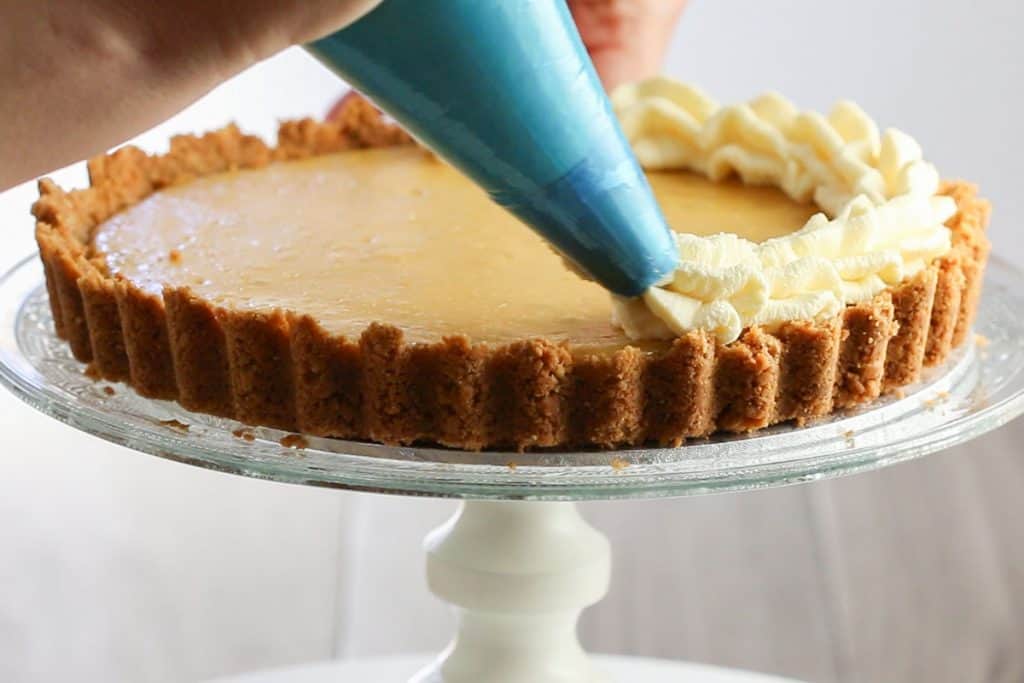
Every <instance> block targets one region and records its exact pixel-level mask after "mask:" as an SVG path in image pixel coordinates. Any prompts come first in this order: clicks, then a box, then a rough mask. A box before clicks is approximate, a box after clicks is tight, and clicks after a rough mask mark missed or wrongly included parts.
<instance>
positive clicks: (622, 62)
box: [569, 0, 686, 91]
mask: <svg viewBox="0 0 1024 683" xmlns="http://www.w3.org/2000/svg"><path fill="white" fill-rule="evenodd" d="M685 6H686V0H569V9H570V10H571V11H572V16H573V18H574V19H575V20H576V26H577V27H579V30H580V35H581V36H582V38H583V44H584V45H586V46H587V51H588V52H589V53H590V58H591V59H593V60H594V66H595V67H596V68H597V73H598V74H600V76H601V80H602V82H603V83H604V86H605V88H606V89H608V90H609V91H611V90H613V89H614V88H615V87H616V86H618V85H621V84H623V83H628V82H631V81H638V80H641V79H643V78H648V77H650V76H654V75H656V74H657V73H658V72H659V71H660V70H661V62H662V60H663V59H664V58H665V52H666V51H667V50H668V44H669V41H670V40H671V39H672V33H673V31H674V30H675V27H676V22H677V21H678V20H679V15H680V14H681V13H682V11H683V8H684V7H685Z"/></svg>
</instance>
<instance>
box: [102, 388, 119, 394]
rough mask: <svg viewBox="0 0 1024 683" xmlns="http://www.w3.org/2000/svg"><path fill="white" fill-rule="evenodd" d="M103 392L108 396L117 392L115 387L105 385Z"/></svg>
mask: <svg viewBox="0 0 1024 683" xmlns="http://www.w3.org/2000/svg"><path fill="white" fill-rule="evenodd" d="M103 393H104V394H106V395H107V396H113V395H114V394H116V393H117V392H116V391H114V387H103Z"/></svg>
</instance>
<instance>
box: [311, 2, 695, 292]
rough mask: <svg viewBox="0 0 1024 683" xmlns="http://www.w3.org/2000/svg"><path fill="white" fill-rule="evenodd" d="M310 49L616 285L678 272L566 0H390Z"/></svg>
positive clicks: (642, 286) (629, 287)
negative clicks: (674, 271) (675, 270)
mask: <svg viewBox="0 0 1024 683" xmlns="http://www.w3.org/2000/svg"><path fill="white" fill-rule="evenodd" d="M307 49H309V50H310V52H312V53H313V55H315V56H316V57H317V58H318V59H320V60H321V61H322V62H324V63H325V64H326V65H327V66H329V67H330V68H331V69H333V70H334V71H335V72H337V73H338V74H339V75H341V76H342V77H343V78H345V80H347V81H348V82H349V83H351V84H352V85H353V87H355V88H357V89H358V90H360V91H361V92H363V93H364V94H365V95H367V96H368V97H369V98H370V99H372V100H373V101H374V102H375V103H376V104H377V105H378V106H379V107H380V108H381V109H383V110H384V111H385V112H387V113H388V114H390V115H391V116H392V117H394V118H395V120H397V121H398V122H399V123H401V124H402V125H403V126H404V127H405V128H406V129H407V130H408V131H409V132H410V133H412V134H413V135H414V136H415V137H416V138H418V139H419V140H420V141H421V142H423V143H424V144H426V145H428V146H429V147H430V148H431V149H433V150H434V151H435V152H436V153H437V154H438V155H440V156H441V157H443V158H445V159H446V160H448V162H449V163H451V164H452V165H453V166H455V167H456V168H458V169H459V170H461V171H462V172H463V173H464V174H466V175H467V176H469V178H470V179H472V180H473V181H474V182H476V183H477V184H478V185H480V186H481V187H483V188H484V189H485V190H486V191H487V192H488V194H489V195H490V196H491V197H492V198H493V199H494V201H495V202H497V203H498V204H500V205H501V206H503V207H505V208H506V209H508V210H509V211H511V212H512V213H513V214H515V215H516V216H518V217H519V218H520V219H521V220H522V221H523V222H525V223H526V224H527V225H529V226H531V227H532V228H533V229H534V230H536V231H537V232H538V233H540V234H541V235H542V236H543V237H544V238H545V239H547V240H548V241H549V242H550V243H551V244H552V245H554V247H555V248H556V249H557V250H558V251H559V252H561V253H562V254H563V255H564V256H566V257H567V258H568V259H569V260H570V261H572V262H573V263H574V264H576V266H577V267H578V268H579V269H581V270H583V271H585V272H586V273H587V274H589V275H590V276H591V277H592V278H593V279H595V280H596V281H597V282H599V283H601V284H602V285H604V286H605V287H606V288H607V289H609V290H611V291H612V292H615V293H617V294H620V295H623V296H636V295H638V294H641V293H642V292H643V291H644V290H646V289H647V288H648V287H650V286H651V285H653V284H654V283H656V282H658V281H661V280H663V279H665V278H666V277H667V276H668V275H669V274H670V273H671V272H672V271H673V270H674V269H675V266H676V262H677V260H678V253H677V250H676V246H675V242H674V240H673V238H672V235H671V232H670V231H669V229H668V226H667V224H666V222H665V218H664V216H663V215H662V213H661V209H660V208H659V207H658V204H657V201H656V200H655V198H654V194H653V193H652V191H651V188H650V185H649V184H648V182H647V179H646V177H645V176H644V174H643V171H642V170H641V169H640V166H639V164H638V163H637V161H636V158H635V157H634V156H633V152H632V150H631V149H630V148H629V145H628V143H627V142H626V140H625V138H624V136H623V135H622V131H621V130H620V129H619V125H618V122H617V121H616V119H615V117H614V115H613V114H612V110H611V104H610V102H609V100H608V97H607V96H606V95H605V92H604V89H603V88H602V86H601V83H600V80H599V79H598V77H597V73H596V72H595V70H594V67H593V64H592V63H591V61H590V58H589V57H588V56H587V53H586V50H585V49H584V46H583V43H582V41H581V40H580V37H579V33H578V32H577V30H576V26H575V24H574V22H573V20H572V16H571V14H570V13H569V10H568V8H567V7H566V4H565V2H564V1H563V0H384V2H383V3H382V4H380V5H379V6H377V7H376V8H375V9H373V10H371V11H370V13H369V14H367V15H365V16H364V17H362V18H361V19H359V20H357V21H356V22H355V23H353V24H351V25H349V26H348V27H346V28H343V29H342V30H340V31H338V32H337V33H334V34H332V35H330V36H327V37H326V38H323V39H321V40H318V41H316V42H314V43H311V44H309V45H308V46H307Z"/></svg>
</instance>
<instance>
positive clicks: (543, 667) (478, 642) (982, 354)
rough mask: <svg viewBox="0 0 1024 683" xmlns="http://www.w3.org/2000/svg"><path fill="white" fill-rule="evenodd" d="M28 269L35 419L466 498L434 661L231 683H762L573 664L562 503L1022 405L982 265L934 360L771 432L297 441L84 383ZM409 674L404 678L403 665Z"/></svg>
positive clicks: (572, 605) (1022, 336)
mask: <svg viewBox="0 0 1024 683" xmlns="http://www.w3.org/2000/svg"><path fill="white" fill-rule="evenodd" d="M41 270H42V269H41V267H40V266H39V265H38V263H37V261H36V259H35V258H30V259H26V260H25V261H23V262H21V263H20V264H19V265H17V266H16V267H15V268H14V269H13V270H11V271H10V272H8V273H7V274H6V275H4V276H3V277H2V278H0V383H2V384H5V385H6V386H7V387H8V388H9V389H11V390H12V391H13V392H14V393H15V394H16V395H17V396H19V397H20V398H22V399H23V400H25V401H26V402H28V403H29V404H31V405H33V406H34V407H36V408H38V409H39V410H41V411H43V412H45V413H47V414H49V415H51V416H53V417H55V418H57V419H59V420H62V421H64V422H66V423H68V424H70V425H72V426H74V427H76V428H78V429H81V430H82V431H85V432H88V433H91V434H94V435H97V436H99V437H101V438H104V439H107V440H109V441H112V442H114V443H118V444H121V445H124V446H127V447H129V448H132V449H135V450H138V451H141V452H144V453H150V454H153V455H157V456H160V457H164V458H168V459H171V460H176V461H179V462H184V463H189V464H193V465H198V466H201V467H207V468H210V469H215V470H219V471H224V472H230V473H234V474H240V475H245V476H250V477H258V478H261V479H271V480H274V481H282V482H289V483H296V484H308V485H314V486H329V487H335V488H342V489H351V490H360V491H373V492H382V493H400V494H407V495H431V496H447V497H455V498H462V499H464V500H465V502H464V503H463V505H462V507H461V508H460V510H459V511H458V513H457V514H456V515H455V516H454V517H453V518H452V519H451V520H450V521H449V522H448V523H446V524H445V525H443V526H442V527H441V528H439V529H437V530H436V531H434V532H433V533H432V534H430V535H429V536H428V538H427V541H426V551H427V581H428V584H429V586H430V588H431V590H433V591H434V592H435V593H436V594H437V595H438V596H440V597H441V598H442V599H444V600H446V601H448V602H449V603H451V604H452V605H454V606H455V608H456V610H457V612H458V616H459V620H458V624H459V625H458V629H457V633H456V635H455V638H454V639H453V641H452V643H451V645H449V647H448V648H447V649H446V650H445V651H444V652H443V653H442V654H441V655H440V656H439V657H438V658H437V659H436V660H435V661H434V662H433V663H424V662H423V661H422V660H417V659H415V658H413V659H406V658H398V659H388V660H367V661H356V662H351V663H333V664H325V665H322V666H315V667H307V668H304V669H293V670H288V671H282V672H277V673H273V672H271V673H266V674H254V675H250V676H248V677H241V678H236V679H230V680H233V681H235V683H242V682H243V681H244V682H245V683H257V682H262V683H271V682H273V683H284V682H285V681H287V682H290V683H297V682H313V681H315V682H316V683H321V682H322V681H328V680H337V681H342V680H346V681H347V680H359V681H362V680H372V681H375V682H377V681H380V682H382V683H387V682H388V681H392V680H394V681H395V683H398V681H406V680H409V681H413V682H415V683H597V682H598V681H610V680H619V681H630V682H632V681H648V682H649V681H661V680H664V681H669V680H671V681H700V682H704V683H711V682H715V683H741V682H747V683H756V682H757V681H761V682H762V683H768V682H769V681H773V680H774V681H777V682H778V681H779V680H780V679H772V678H768V677H763V676H757V675H754V674H742V673H739V672H727V671H723V670H720V669H712V668H707V667H693V666H689V665H683V664H677V663H670V662H659V661H657V660H643V659H633V658H608V657H598V658H594V659H591V658H589V657H587V655H586V654H585V653H584V651H583V649H582V648H581V647H580V644H579V641H578V640H577V638H576V621H577V618H578V616H579V614H580V612H581V610H582V609H583V608H585V607H587V606H588V605H591V604H593V603H595V602H597V601H598V600H600V599H601V597H602V596H603V595H604V594H605V592H606V590H607V588H608V578H609V571H610V555H611V553H610V549H609V545H608V541H607V539H605V538H604V536H602V535H601V534H600V533H599V532H597V531H596V530H594V529H593V528H592V527H590V526H589V525H588V524H587V523H586V522H585V521H584V520H583V519H582V518H581V517H580V515H579V513H578V511H577V510H576V509H575V507H574V506H573V505H572V503H571V502H569V501H582V500H597V499H616V498H643V497H656V496H673V495H675V496H678V495H692V494H700V493H710V492H715V491H730V490H732V491H737V490H744V489H751V488H758V487H765V486H777V485H782V484H792V483H798V482H807V481H813V480H816V479H820V478H825V477H834V476H839V475H843V474H850V473H853V472H859V471H864V470H868V469H873V468H877V467H882V466H884V465H888V464H892V463H895V462H899V461H902V460H907V459H909V458H913V457H918V456H921V455H925V454H927V453H932V452H935V451H938V450H941V449H943V448H946V447H949V446H951V445H954V444H957V443H961V442H963V441H966V440H968V439H971V438H973V437H975V436H978V435H980V434H983V433H984V432H987V431H989V430H991V429H994V428H996V427H998V426H1000V425H1002V424H1004V423H1006V422H1007V421H1009V420H1010V419H1012V418H1014V417H1016V416H1017V415H1019V414H1020V413H1021V412H1024V317H1022V316H1020V315H1019V311H1021V310H1024V297H1022V296H1020V295H1019V294H1018V292H1020V291H1022V290H1024V275H1022V273H1021V272H1020V271H1018V270H1017V269H1016V268H1014V267H1012V266H1010V265H1008V264H1006V263H1005V262H1002V261H999V260H998V259H996V260H994V261H993V262H992V263H991V264H990V267H989V270H988V275H987V282H986V285H985V296H984V300H983V301H982V305H981V307H980V310H979V315H978V320H977V322H976V329H977V331H978V333H979V334H980V335H981V336H979V337H978V340H979V341H978V343H977V344H972V343H968V344H965V345H964V347H963V348H962V349H960V350H959V351H957V352H956V353H955V354H954V356H953V358H951V359H950V361H949V362H947V363H946V364H945V365H944V366H943V367H941V368H936V369H932V370H930V371H928V372H926V373H925V376H924V377H923V379H922V381H921V382H920V383H919V384H918V385H917V386H914V387H908V388H907V389H906V390H905V392H904V393H903V394H902V395H901V396H900V397H889V398H885V399H882V400H880V401H878V402H876V403H875V404H874V405H872V406H870V407H869V408H867V409H863V410H859V411H852V412H849V413H845V414H838V415H834V416H831V417H829V418H827V419H823V420H821V421H819V422H816V423H814V424H812V425H809V426H805V427H803V428H800V429H793V428H791V427H789V426H787V425H780V426H777V427H774V428H771V429H767V430H764V431H762V432H758V433H756V434H752V435H746V436H723V437H715V438H713V439H706V440H700V441H695V442H693V443H691V444H688V445H685V446H683V447H680V448H652V449H632V450H622V451H616V452H606V451H588V452H579V453H569V452H544V453H494V452H488V453H468V452H463V451H454V450H447V449H441V448H418V447H415V448H414V447H389V446H382V445H379V444H371V443H363V442H356V441H343V440H337V439H320V438H308V439H307V443H306V445H305V447H304V448H302V449H299V450H295V449H293V448H288V447H286V446H284V445H282V442H283V443H293V441H292V440H289V439H286V438H285V437H287V436H288V435H287V434H285V433H283V432H279V431H276V430H273V429H266V428H249V427H244V426H243V425H240V424H239V423H236V422H233V421H231V420H225V419H221V418H215V417H211V416H206V415H197V414H192V413H189V412H187V411H185V410H184V409H182V408H181V407H180V406H178V405H177V404H173V403H167V402H163V401H153V400H147V399H143V398H140V397H138V396H136V395H135V394H134V393H132V392H130V391H116V392H113V393H111V392H110V391H109V386H107V385H105V384H104V383H102V382H94V381H92V380H90V379H88V378H86V377H85V375H84V374H83V367H82V365H81V364H80V363H77V362H76V361H75V360H74V359H73V358H72V357H71V354H70V351H69V350H68V349H67V345H66V344H64V343H63V342H62V341H61V340H59V339H57V338H56V336H55V334H54V332H53V325H52V320H51V317H50V312H49V307H48V304H47V302H46V293H45V288H44V287H43V284H42V272H41ZM417 667H422V668H419V672H418V673H415V672H416V670H417Z"/></svg>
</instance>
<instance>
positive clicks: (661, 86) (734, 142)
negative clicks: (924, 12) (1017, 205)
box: [612, 78, 956, 343]
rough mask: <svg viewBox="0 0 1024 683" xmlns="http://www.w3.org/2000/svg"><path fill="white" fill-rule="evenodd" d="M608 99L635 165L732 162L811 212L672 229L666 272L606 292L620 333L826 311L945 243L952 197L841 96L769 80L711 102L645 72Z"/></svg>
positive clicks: (644, 335)
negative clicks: (787, 225)
mask: <svg viewBox="0 0 1024 683" xmlns="http://www.w3.org/2000/svg"><path fill="white" fill-rule="evenodd" d="M612 103H613V105H614V106H615V111H616V113H617V114H618V116H619V119H620V121H621V124H622V129H623V132H624V133H625V134H626V137H627V138H628V139H629V141H630V143H631V144H632V146H633V149H634V151H635V152H636V155H637V158H638V159H639V161H640V163H641V165H643V166H644V168H647V169H650V170H688V171H693V172H696V173H700V174H703V175H705V176H707V177H708V178H710V179H711V180H723V179H725V178H726V177H727V176H729V175H732V174H735V175H736V176H738V177H739V178H740V179H741V180H742V181H743V182H744V183H747V184H750V185H772V186H776V187H778V188H779V189H781V190H782V191H783V192H785V193H786V194H787V195H789V196H790V197H791V198H793V199H794V200H796V201H799V202H810V201H813V202H815V203H816V204H817V205H818V207H820V208H821V209H822V211H823V213H818V214H815V215H814V216H812V217H811V218H810V219H809V220H808V221H807V223H806V224H805V225H804V226H803V227H802V228H800V229H799V230H797V231H796V232H793V233H791V234H789V235H786V236H784V237H778V238H775V239H771V240H768V241H765V242H762V243H760V244H757V243H754V242H751V241H749V240H746V239H743V238H741V237H739V236H737V235H731V234H719V235H712V236H710V237H699V236H697V235H692V234H685V233H676V240H677V243H678V246H679V258H680V261H679V267H678V269H677V270H676V272H675V273H674V275H673V277H672V278H671V280H668V281H665V282H662V283H660V284H659V285H658V286H656V287H652V288H650V289H649V290H647V292H645V293H644V294H643V295H642V296H641V297H637V298H634V299H625V298H621V297H613V302H614V306H613V322H614V323H615V324H616V325H618V326H619V327H621V328H622V329H623V330H624V331H625V333H626V334H627V335H628V336H629V337H630V338H632V339H671V338H673V337H675V336H678V335H682V334H685V333H687V332H690V331H692V330H705V331H707V332H710V333H712V334H714V335H715V336H716V337H717V338H718V339H719V340H720V341H721V342H723V343H728V342H731V341H733V340H735V339H737V338H738V337H739V336H740V334H741V333H742V331H743V329H744V328H745V327H747V326H750V325H764V326H769V327H770V326H772V325H777V324H779V323H782V322H785V321H789V320H814V319H818V318H825V317H831V316H835V315H836V314H838V313H839V312H840V311H841V310H842V309H843V307H844V306H846V305H847V304H851V303H857V302H860V301H865V300H868V299H871V298H872V297H874V296H875V295H876V294H878V293H879V292H881V291H882V290H884V289H885V288H886V287H889V286H890V285H894V284H897V283H899V282H901V281H902V280H904V279H906V278H908V277H910V276H912V275H914V274H915V273H917V272H918V271H920V270H921V269H923V268H924V267H925V266H926V265H927V264H928V263H929V262H930V261H931V260H932V259H934V258H936V257H937V256H941V255H942V254H945V253H946V252H947V251H948V250H949V249H950V246H951V242H950V231H949V229H948V228H946V227H945V223H946V221H947V220H949V219H950V218H951V217H952V216H953V215H954V214H955V213H956V204H955V202H954V201H953V200H952V199H951V198H949V197H942V196H936V192H937V191H938V188H939V174H938V171H936V169H935V167H934V166H932V165H931V164H930V163H928V162H926V161H924V160H923V158H922V153H921V147H920V146H919V145H918V144H917V143H916V142H915V141H914V140H913V138H911V137H910V136H908V135H906V134H905V133H902V132H900V131H898V130H895V129H889V130H886V131H885V132H884V133H879V130H878V126H877V125H876V124H875V122H874V121H872V120H871V118H870V117H868V116H867V114H865V113H864V112H863V111H862V110H861V109H860V108H859V107H858V106H857V105H855V104H853V103H852V102H840V103H839V104H837V105H836V106H835V108H833V110H832V112H831V113H830V114H829V115H828V116H823V115H822V114H819V113H817V112H812V111H800V110H798V109H797V108H796V107H795V106H793V104H791V103H790V102H789V101H788V100H786V99H785V98H783V97H782V96H780V95H778V94H775V93H769V94H766V95H762V96H761V97H758V98H756V99H754V100H752V101H751V102H748V103H745V104H737V105H730V106H721V105H719V104H718V103H717V102H715V101H714V100H713V99H711V98H710V97H708V96H707V95H705V94H704V93H703V92H701V91H700V90H698V89H697V88H695V87H693V86H689V85H685V84H682V83H678V82H675V81H671V80H668V79H665V78H655V79H652V80H649V81H644V82H641V83H637V84H634V85H627V86H624V87H621V88H619V89H618V90H617V91H616V92H615V93H614V94H613V96H612Z"/></svg>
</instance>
